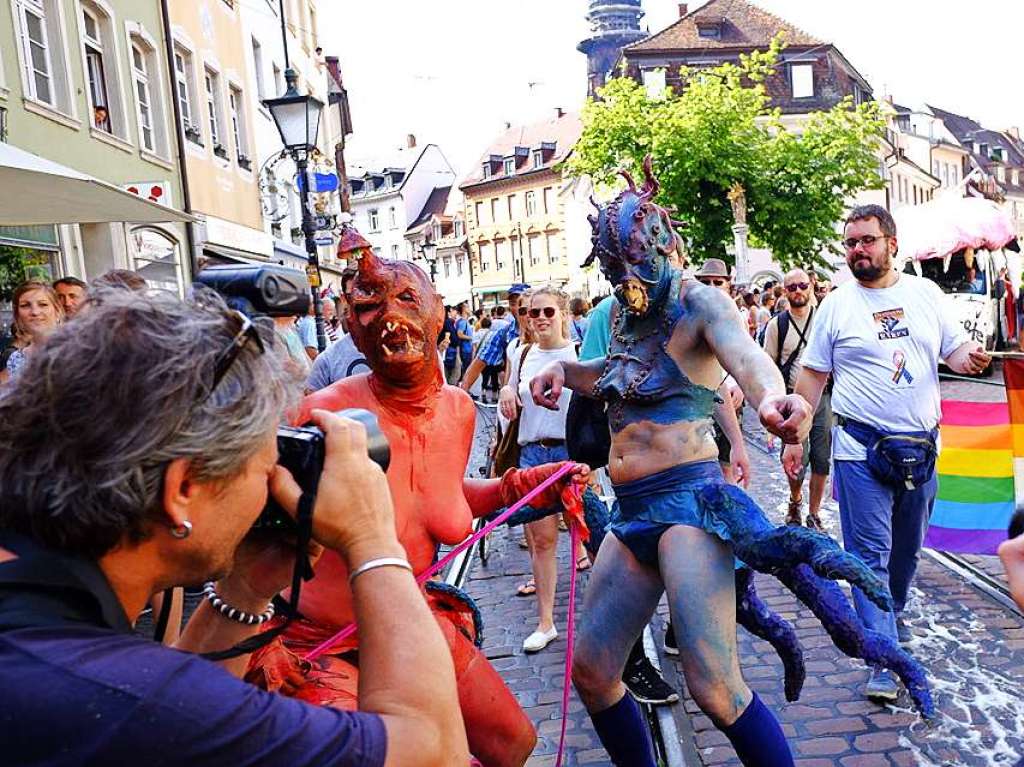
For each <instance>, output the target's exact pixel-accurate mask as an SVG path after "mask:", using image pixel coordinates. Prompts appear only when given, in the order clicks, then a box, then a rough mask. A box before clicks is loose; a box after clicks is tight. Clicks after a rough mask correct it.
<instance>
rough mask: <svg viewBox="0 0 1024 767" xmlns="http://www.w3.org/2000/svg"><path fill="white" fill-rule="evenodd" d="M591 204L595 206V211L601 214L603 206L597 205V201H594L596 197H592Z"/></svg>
mask: <svg viewBox="0 0 1024 767" xmlns="http://www.w3.org/2000/svg"><path fill="white" fill-rule="evenodd" d="M590 204H591V205H593V206H594V209H595V210H596V211H597V212H598V213H600V212H601V206H600V205H598V204H597V200H595V199H594V195H590Z"/></svg>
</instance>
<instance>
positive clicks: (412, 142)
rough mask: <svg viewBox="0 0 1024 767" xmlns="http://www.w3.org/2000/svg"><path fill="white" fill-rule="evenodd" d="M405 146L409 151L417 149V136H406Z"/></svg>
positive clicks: (410, 134)
mask: <svg viewBox="0 0 1024 767" xmlns="http://www.w3.org/2000/svg"><path fill="white" fill-rule="evenodd" d="M405 145H406V146H407V147H408V148H409V149H415V148H416V136H415V134H413V133H408V134H406V136H405Z"/></svg>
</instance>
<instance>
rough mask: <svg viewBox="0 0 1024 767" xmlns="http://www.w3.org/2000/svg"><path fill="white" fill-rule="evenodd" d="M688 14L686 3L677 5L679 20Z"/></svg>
mask: <svg viewBox="0 0 1024 767" xmlns="http://www.w3.org/2000/svg"><path fill="white" fill-rule="evenodd" d="M689 12H690V9H689V8H688V7H687V3H680V4H679V18H683V16H685V15H686V14H687V13H689Z"/></svg>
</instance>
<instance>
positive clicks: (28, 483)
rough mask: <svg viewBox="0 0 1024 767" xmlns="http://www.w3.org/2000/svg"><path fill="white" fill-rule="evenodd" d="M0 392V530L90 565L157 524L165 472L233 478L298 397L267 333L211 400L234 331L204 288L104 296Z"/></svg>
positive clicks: (103, 292) (235, 323) (104, 292)
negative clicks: (184, 469)
mask: <svg viewBox="0 0 1024 767" xmlns="http://www.w3.org/2000/svg"><path fill="white" fill-rule="evenodd" d="M91 299H92V300H91V302H90V306H89V310H88V311H87V312H84V313H82V314H81V315H80V316H79V317H77V318H76V319H75V322H74V323H72V324H69V325H65V326H63V327H62V328H60V329H59V330H58V331H57V332H56V333H54V334H53V335H52V336H51V337H50V338H49V339H47V341H46V343H45V344H43V345H41V346H40V347H39V349H37V350H36V352H35V353H34V354H32V355H31V356H30V358H29V360H28V361H27V362H26V365H25V368H24V370H23V371H22V375H21V376H20V377H19V379H18V381H17V383H16V384H14V385H10V386H8V387H7V388H6V390H5V391H3V392H0V528H3V529H9V530H14V531H16V532H19V533H22V534H24V535H27V536H29V537H31V538H33V539H34V540H36V541H37V542H39V543H41V544H43V545H45V546H48V547H50V548H54V549H57V550H61V551H64V552H67V553H70V554H77V555H80V556H85V557H89V558H93V559H96V558H99V557H100V556H102V555H103V554H105V553H106V552H108V551H110V550H111V549H112V548H114V547H115V546H117V545H118V544H119V543H121V542H124V541H127V542H129V543H138V542H140V541H142V540H145V539H146V538H147V537H148V536H149V535H150V534H151V531H152V527H153V524H154V523H158V522H159V521H161V520H162V519H164V517H163V504H162V499H161V492H162V488H163V478H164V473H165V471H166V468H167V465H168V464H169V463H170V462H171V461H174V460H176V459H179V458H185V459H187V460H188V461H189V475H190V477H191V478H193V479H195V480H197V481H204V482H205V481H208V482H221V481H225V480H229V479H231V478H232V477H234V476H237V475H238V474H239V473H240V472H241V471H242V470H243V469H244V467H245V464H246V463H247V462H248V460H249V459H250V458H251V457H252V456H253V454H254V453H255V452H256V451H257V450H258V449H259V447H260V446H261V443H262V440H263V439H264V438H265V437H266V436H267V434H268V432H269V430H270V429H271V428H272V427H273V425H274V424H276V423H278V422H280V419H281V418H282V416H283V414H284V412H285V410H286V408H287V407H288V406H289V405H291V404H293V403H294V402H295V401H296V399H295V398H297V395H298V385H297V382H296V381H294V380H293V377H292V376H291V375H290V374H289V373H287V372H286V367H285V365H284V364H283V363H282V360H281V356H280V350H275V349H273V347H272V340H271V339H272V338H273V333H272V332H270V333H267V334H266V335H264V334H261V338H262V339H264V345H265V346H266V348H267V354H263V355H261V354H260V352H259V349H258V348H257V345H256V344H255V343H253V342H252V341H250V342H249V343H247V344H245V346H244V347H243V348H242V350H241V352H240V354H239V355H238V357H237V358H236V359H235V360H234V362H233V363H232V364H231V366H230V368H229V369H228V371H227V373H226V374H225V375H224V377H223V379H222V380H221V381H220V383H219V384H218V385H217V386H216V388H214V389H213V390H212V391H211V388H210V387H211V385H212V383H213V378H214V369H215V367H216V366H217V361H218V359H219V358H221V356H222V354H223V353H224V351H225V350H226V349H227V348H228V347H229V345H230V344H231V342H232V340H233V339H234V338H235V336H236V335H237V334H238V332H239V330H240V326H241V323H240V322H239V320H238V318H237V315H235V314H233V313H231V312H229V311H228V309H227V306H226V305H225V303H224V301H223V300H222V299H221V298H220V297H219V296H217V295H216V294H215V293H212V291H208V290H205V289H203V290H202V291H201V292H199V293H197V295H196V296H195V298H194V299H193V300H190V301H182V300H180V299H179V298H177V297H176V296H174V295H173V294H170V293H166V292H163V291H144V292H136V291H128V290H125V289H123V288H120V289H118V288H105V289H103V288H101V289H100V290H98V291H97V292H96V294H95V295H92V296H91Z"/></svg>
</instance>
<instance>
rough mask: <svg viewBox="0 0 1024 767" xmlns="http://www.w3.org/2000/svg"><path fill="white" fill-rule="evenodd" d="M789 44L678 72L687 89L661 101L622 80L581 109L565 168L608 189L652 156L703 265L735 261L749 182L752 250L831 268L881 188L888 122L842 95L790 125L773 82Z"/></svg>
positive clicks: (665, 196)
mask: <svg viewBox="0 0 1024 767" xmlns="http://www.w3.org/2000/svg"><path fill="white" fill-rule="evenodd" d="M782 48H783V44H782V42H781V41H780V40H778V39H777V40H775V41H774V42H773V43H772V46H771V47H770V49H769V50H768V51H763V52H755V53H752V54H750V55H745V56H741V57H740V61H739V64H732V63H726V64H722V65H720V66H718V67H715V68H713V69H687V68H685V67H684V68H682V69H681V70H680V74H681V78H682V86H681V87H680V89H679V92H678V93H674V92H672V91H671V90H670V89H668V88H666V90H665V92H664V93H663V94H660V95H659V96H657V97H655V98H651V97H649V96H648V94H647V91H646V89H645V88H644V87H643V86H641V85H640V84H638V83H636V82H635V81H634V80H631V79H629V78H615V79H613V80H611V81H609V83H608V84H607V85H606V86H605V87H604V89H603V90H601V91H600V96H601V100H600V101H591V102H589V103H588V104H587V105H586V106H585V107H584V109H583V134H582V137H581V138H580V141H579V143H578V144H577V145H576V148H575V151H574V152H573V154H572V156H571V157H570V158H569V160H568V161H567V165H566V169H567V170H568V172H569V173H570V174H572V175H589V176H590V177H591V178H593V179H594V180H595V182H596V183H597V184H598V185H599V186H601V185H609V184H613V183H614V182H615V174H616V171H617V170H618V169H620V168H626V169H628V170H630V171H632V172H633V174H634V176H637V175H638V174H640V172H641V170H640V169H641V164H642V162H643V158H644V156H645V155H646V154H648V153H650V154H652V155H653V156H654V170H655V174H656V175H657V177H658V180H659V181H660V182H661V192H660V193H659V196H658V202H659V203H661V204H662V205H664V206H665V207H667V208H669V209H670V210H672V211H673V212H674V214H675V217H676V218H678V219H680V220H682V221H684V222H686V224H687V225H688V228H687V229H686V232H685V234H686V236H687V238H688V239H689V241H690V244H691V250H692V255H693V257H694V259H695V260H696V261H703V260H704V259H705V258H708V257H709V256H716V257H719V258H727V256H726V252H725V248H726V245H727V244H729V243H731V242H732V240H733V237H732V229H731V227H732V225H733V223H734V221H733V214H732V207H731V204H730V202H729V198H728V194H729V190H730V189H731V188H732V187H733V185H734V184H737V183H738V184H740V185H742V186H743V188H744V190H745V192H746V201H747V223H748V224H749V226H750V239H751V243H752V244H754V245H761V246H764V247H767V248H769V249H771V251H772V253H773V254H774V256H775V258H776V260H777V261H778V262H779V263H781V264H782V265H783V266H785V267H787V268H788V267H790V266H791V265H793V264H808V263H816V264H819V265H824V263H825V262H824V259H823V258H822V253H823V251H825V250H832V251H833V252H837V246H836V240H837V239H838V238H837V235H836V230H835V225H836V222H838V221H840V220H841V219H842V216H843V213H844V201H845V200H846V199H847V198H848V197H849V196H851V195H853V194H856V193H857V192H860V191H862V190H864V189H872V188H881V187H882V185H883V181H882V179H881V177H880V176H879V174H878V168H879V160H878V155H877V150H878V147H879V145H880V141H881V137H882V136H883V134H884V130H885V123H884V121H883V119H882V117H881V115H880V111H879V107H878V105H877V104H876V103H874V102H871V103H865V104H860V105H857V106H855V105H854V104H853V102H852V100H849V99H847V100H844V101H842V102H841V103H839V104H838V105H836V106H835V107H834V108H833V109H831V110H829V111H827V112H816V113H814V114H812V115H811V116H810V117H809V118H808V119H807V120H806V121H805V122H803V123H802V125H801V126H800V129H799V132H794V131H792V130H787V129H786V127H784V126H783V123H782V120H781V113H780V112H779V110H777V109H773V108H772V107H771V103H770V96H769V94H768V91H767V89H766V88H765V82H766V81H767V79H768V77H769V76H770V75H771V74H772V73H773V72H774V71H775V67H776V65H777V63H778V60H779V54H780V52H781V51H782Z"/></svg>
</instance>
